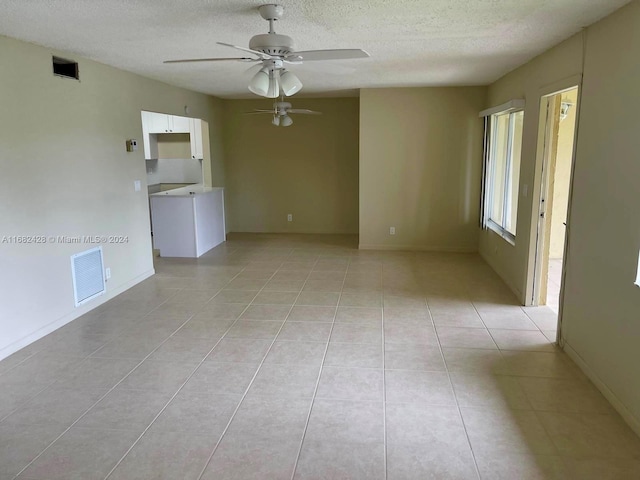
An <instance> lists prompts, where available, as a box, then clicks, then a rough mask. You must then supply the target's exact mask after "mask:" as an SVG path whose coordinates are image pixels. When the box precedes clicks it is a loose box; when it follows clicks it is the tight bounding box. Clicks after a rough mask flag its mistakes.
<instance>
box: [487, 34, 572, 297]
mask: <svg viewBox="0 0 640 480" xmlns="http://www.w3.org/2000/svg"><path fill="white" fill-rule="evenodd" d="M581 70H582V40H581V37H580V36H579V35H577V36H574V37H571V38H570V39H568V40H566V41H564V42H563V43H561V44H559V45H557V46H556V47H554V48H552V49H550V50H548V51H547V52H545V53H544V54H542V55H540V56H539V57H536V58H534V59H533V60H532V61H531V62H529V63H527V64H525V65H523V66H522V67H520V68H518V69H516V70H514V71H513V72H511V73H509V74H507V75H506V76H505V77H503V78H501V79H500V80H498V81H497V82H495V83H494V84H492V85H490V86H489V90H488V99H487V103H486V105H485V106H486V107H493V106H497V105H501V104H503V103H505V102H507V101H509V100H512V99H525V102H526V106H525V113H524V128H523V134H522V135H523V137H522V156H521V163H520V188H519V195H520V197H519V200H518V221H517V227H516V241H515V245H512V244H510V243H509V242H507V241H506V240H504V239H503V238H502V237H501V236H499V235H497V234H496V233H495V232H493V231H492V230H482V231H481V232H480V243H479V249H480V254H481V255H482V256H483V258H484V259H485V260H486V261H487V263H489V264H490V265H491V266H492V267H493V269H494V270H495V271H496V272H498V274H499V275H500V276H501V277H502V279H503V280H504V281H505V282H506V283H507V285H509V287H511V289H512V290H513V291H514V293H516V295H517V297H518V298H519V300H520V301H521V302H522V303H523V304H524V303H527V302H528V301H530V298H527V297H528V295H527V294H526V293H527V273H528V271H529V268H533V265H532V264H530V262H529V260H530V255H529V253H530V248H532V245H533V242H535V232H533V233H532V229H531V223H532V220H533V221H534V222H535V221H537V218H538V216H537V215H538V210H537V209H538V202H539V192H536V191H535V189H534V183H535V181H536V180H539V177H540V169H539V168H536V154H537V142H538V122H539V116H540V96H541V95H542V93H543V92H544V94H549V93H553V85H554V84H562V83H563V81H564V80H566V79H571V78H572V77H575V76H576V75H579V74H580V73H581ZM566 86H569V85H565V87H566ZM560 88H561V87H558V90H559V89H560ZM549 89H551V91H550V90H549Z"/></svg>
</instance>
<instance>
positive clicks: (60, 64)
mask: <svg viewBox="0 0 640 480" xmlns="http://www.w3.org/2000/svg"><path fill="white" fill-rule="evenodd" d="M53 74H54V75H57V76H59V77H65V78H75V79H76V80H80V73H79V71H78V62H74V61H73V60H67V59H66V58H60V57H56V56H54V57H53Z"/></svg>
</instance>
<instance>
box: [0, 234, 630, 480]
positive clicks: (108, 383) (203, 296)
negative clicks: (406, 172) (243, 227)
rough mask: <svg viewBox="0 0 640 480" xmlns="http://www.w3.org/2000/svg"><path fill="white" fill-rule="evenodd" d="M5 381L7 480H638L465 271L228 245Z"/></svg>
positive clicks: (179, 266)
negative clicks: (631, 479)
mask: <svg viewBox="0 0 640 480" xmlns="http://www.w3.org/2000/svg"><path fill="white" fill-rule="evenodd" d="M156 271H157V275H155V276H154V277H152V278H150V279H148V280H146V281H144V282H143V283H141V284H139V285H137V286H136V287H134V288H133V289H131V290H129V291H127V292H125V293H124V294H122V295H120V296H118V297H117V298H115V299H113V300H111V301H109V302H107V303H105V304H104V305H102V306H100V307H98V308H97V309H95V310H94V311H92V312H90V313H89V314H87V315H84V316H83V317H81V318H79V319H77V320H76V321H74V322H72V323H70V324H68V325H67V326H65V327H63V328H62V329H60V330H58V331H56V332H54V333H52V334H51V335H48V336H47V337H45V338H43V339H42V340H40V341H38V342H36V343H35V344H32V345H30V346H29V347H27V348H25V349H23V350H21V351H19V352H18V353H16V354H14V355H13V356H11V357H9V358H7V359H5V360H3V361H2V362H0V480H7V479H13V478H20V479H31V480H44V479H47V480H53V479H82V480H89V479H94V478H95V479H103V478H109V479H127V480H132V479H149V478H166V479H177V478H185V479H199V478H202V479H243V480H246V479H251V478H255V479H261V480H262V479H270V480H274V479H281V478H282V479H291V478H296V479H338V478H351V479H386V478H388V479H424V478H437V479H447V478H451V479H477V478H478V477H481V478H483V479H484V478H486V479H492V480H493V479H499V478H505V479H514V478H522V479H529V478H536V479H547V478H548V479H598V480H599V479H602V478H611V479H613V478H616V479H618V478H619V479H628V478H640V440H639V439H638V437H637V436H635V434H634V433H632V431H631V430H630V429H629V428H628V427H627V426H626V424H624V423H623V421H622V420H621V419H620V418H619V416H618V415H617V414H616V413H615V412H614V411H613V409H612V408H611V407H610V405H609V404H608V403H607V401H606V400H605V399H604V398H603V397H602V396H601V395H600V393H599V392H598V391H597V390H596V389H595V388H594V387H593V386H592V385H591V383H590V382H589V381H588V380H587V379H586V378H585V377H584V376H583V375H582V374H581V372H580V371H579V370H578V369H577V367H576V366H575V365H574V364H573V363H572V361H571V360H570V359H569V358H568V357H567V356H566V355H565V354H564V353H562V352H561V351H559V350H558V349H557V348H556V347H555V346H554V345H553V344H552V341H553V340H554V339H555V325H556V316H555V314H554V313H553V312H552V311H551V310H549V309H548V308H546V307H541V308H521V307H519V306H518V305H517V304H516V302H515V299H514V298H513V295H512V294H511V292H510V291H509V290H508V289H507V287H506V286H505V285H504V284H503V283H502V281H501V280H500V279H499V278H498V277H497V276H496V274H495V273H494V272H493V271H492V270H491V269H490V268H489V267H488V266H487V265H486V264H485V263H484V262H483V261H482V259H481V258H480V257H479V256H477V255H474V254H442V253H400V252H373V251H360V250H358V249H357V239H356V238H355V237H345V236H329V235H325V236H303V235H289V236H287V235H233V236H231V237H230V240H229V241H228V242H227V243H226V244H224V245H222V246H220V247H218V248H216V249H214V250H212V251H211V252H209V253H208V254H206V255H205V256H203V257H201V258H200V259H197V260H193V259H182V260H181V259H157V261H156Z"/></svg>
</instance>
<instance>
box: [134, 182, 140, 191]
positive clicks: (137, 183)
mask: <svg viewBox="0 0 640 480" xmlns="http://www.w3.org/2000/svg"><path fill="white" fill-rule="evenodd" d="M133 189H134V190H135V191H136V192H139V191H140V180H134V181H133Z"/></svg>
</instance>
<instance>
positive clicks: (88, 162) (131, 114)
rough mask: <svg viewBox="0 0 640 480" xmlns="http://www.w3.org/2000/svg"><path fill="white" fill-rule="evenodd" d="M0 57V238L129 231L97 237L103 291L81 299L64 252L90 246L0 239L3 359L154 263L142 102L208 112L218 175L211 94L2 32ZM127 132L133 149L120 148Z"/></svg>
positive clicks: (216, 104)
mask: <svg viewBox="0 0 640 480" xmlns="http://www.w3.org/2000/svg"><path fill="white" fill-rule="evenodd" d="M52 53H55V54H57V55H61V56H63V57H67V58H74V59H75V60H77V61H78V62H79V66H80V80H81V81H80V82H78V81H76V80H70V79H62V78H58V77H54V76H53V75H52V73H51V55H52ZM0 58H2V62H3V64H4V65H11V68H2V69H0V97H1V98H2V115H0V132H2V133H1V134H0V135H1V137H2V138H1V141H0V172H1V174H0V239H1V237H2V236H11V235H19V236H21V235H44V236H50V235H69V236H75V235H123V236H127V237H128V243H125V244H119V245H110V244H105V245H103V246H104V260H105V266H108V267H110V268H111V273H112V276H111V280H109V282H108V284H107V290H108V295H105V296H102V297H100V298H99V299H98V300H95V301H93V302H90V303H89V304H87V305H86V306H83V307H80V308H74V299H73V290H72V279H71V269H70V260H69V257H70V255H72V254H74V253H77V252H80V251H84V250H86V249H88V248H90V247H91V245H77V244H54V243H46V244H28V245H19V244H18V245H16V244H9V243H0V358H2V357H4V356H6V355H8V354H10V353H11V352H13V351H15V350H17V349H18V348H20V347H22V346H24V345H26V344H28V343H30V342H31V341H33V340H35V339H37V338H39V337H41V336H43V335H45V334H47V333H48V332H50V331H52V330H54V329H55V328H57V327H59V326H61V325H63V324H64V323H66V322H68V321H70V320H72V319H74V318H76V317H77V316H78V315H80V314H82V313H83V312H85V311H87V310H89V309H91V308H93V307H95V306H96V305H97V304H99V303H101V302H103V301H105V300H107V299H109V298H110V297H111V296H113V295H114V294H116V293H118V292H120V291H122V290H124V289H126V288H128V287H129V286H131V285H133V284H135V283H136V282H138V281H140V280H141V279H143V278H145V277H147V276H148V275H150V274H152V273H153V263H152V256H151V239H150V236H149V213H148V201H147V195H146V192H147V189H146V185H145V183H146V180H145V179H146V172H145V160H144V152H143V149H142V125H141V117H140V111H141V110H151V111H158V112H166V113H171V114H175V115H181V114H183V112H184V106H185V105H188V106H189V108H190V111H191V115H192V116H194V117H200V118H203V119H206V120H209V125H210V127H211V138H212V139H215V141H212V156H213V158H214V161H213V163H214V172H217V175H214V176H216V177H217V179H218V182H220V181H223V178H224V177H223V174H222V166H221V165H222V160H223V159H222V151H221V149H220V132H219V128H220V118H219V117H220V115H221V114H220V111H221V102H220V101H219V100H217V99H214V98H212V97H208V96H205V95H201V94H196V93H193V92H189V91H186V90H182V89H179V88H175V87H170V86H168V85H166V84H163V83H159V82H156V81H152V80H148V79H145V78H142V77H139V76H137V75H133V74H131V73H127V72H123V71H120V70H116V69H114V68H111V67H107V66H105V65H101V64H98V63H95V62H91V61H88V60H84V59H82V58H77V57H76V56H75V55H71V54H67V53H64V52H52V51H50V50H49V49H46V48H41V47H37V46H34V45H31V44H27V43H23V42H19V41H16V40H13V39H9V38H6V37H0ZM129 138H135V139H138V145H139V149H138V151H137V152H132V153H127V152H126V151H125V140H126V139H129ZM134 180H141V181H142V189H141V191H140V192H134V188H133V183H134ZM214 181H215V180H214Z"/></svg>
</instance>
